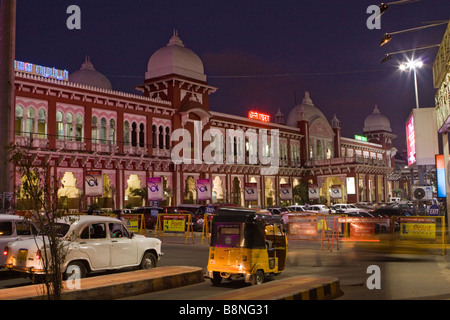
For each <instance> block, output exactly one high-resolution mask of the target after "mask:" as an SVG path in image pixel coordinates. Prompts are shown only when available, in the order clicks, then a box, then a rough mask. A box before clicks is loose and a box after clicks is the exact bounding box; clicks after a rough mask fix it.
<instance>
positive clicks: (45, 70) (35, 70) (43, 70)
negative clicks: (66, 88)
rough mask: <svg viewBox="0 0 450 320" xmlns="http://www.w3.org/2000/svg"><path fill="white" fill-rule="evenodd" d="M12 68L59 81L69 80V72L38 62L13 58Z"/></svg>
mask: <svg viewBox="0 0 450 320" xmlns="http://www.w3.org/2000/svg"><path fill="white" fill-rule="evenodd" d="M14 70H15V71H16V72H22V73H28V74H32V75H35V76H41V77H44V78H50V79H55V80H60V81H69V72H68V71H67V70H59V69H56V68H51V67H44V66H40V65H38V64H33V63H29V62H22V61H17V60H14Z"/></svg>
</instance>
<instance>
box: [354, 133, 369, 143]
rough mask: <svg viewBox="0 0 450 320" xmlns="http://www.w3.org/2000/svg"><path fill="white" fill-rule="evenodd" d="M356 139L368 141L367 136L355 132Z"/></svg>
mask: <svg viewBox="0 0 450 320" xmlns="http://www.w3.org/2000/svg"><path fill="white" fill-rule="evenodd" d="M355 140H358V141H364V142H367V137H366V136H360V135H357V134H355Z"/></svg>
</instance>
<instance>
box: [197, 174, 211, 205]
mask: <svg viewBox="0 0 450 320" xmlns="http://www.w3.org/2000/svg"><path fill="white" fill-rule="evenodd" d="M197 195H198V200H210V199H211V181H210V180H209V179H197Z"/></svg>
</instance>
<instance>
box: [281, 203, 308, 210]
mask: <svg viewBox="0 0 450 320" xmlns="http://www.w3.org/2000/svg"><path fill="white" fill-rule="evenodd" d="M286 208H287V209H288V210H289V211H306V210H307V209H306V206H302V205H298V204H296V205H291V206H287V207H286Z"/></svg>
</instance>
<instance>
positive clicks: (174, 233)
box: [155, 213, 194, 244]
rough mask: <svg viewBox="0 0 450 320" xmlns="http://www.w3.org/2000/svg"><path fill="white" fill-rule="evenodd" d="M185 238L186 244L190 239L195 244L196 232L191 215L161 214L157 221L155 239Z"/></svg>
mask: <svg viewBox="0 0 450 320" xmlns="http://www.w3.org/2000/svg"><path fill="white" fill-rule="evenodd" d="M158 236H159V237H161V238H162V240H164V237H184V238H185V244H187V242H188V239H189V238H191V239H192V243H194V231H193V226H192V218H191V215H190V214H178V213H173V214H171V213H160V214H158V218H157V220H156V228H155V237H158Z"/></svg>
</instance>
